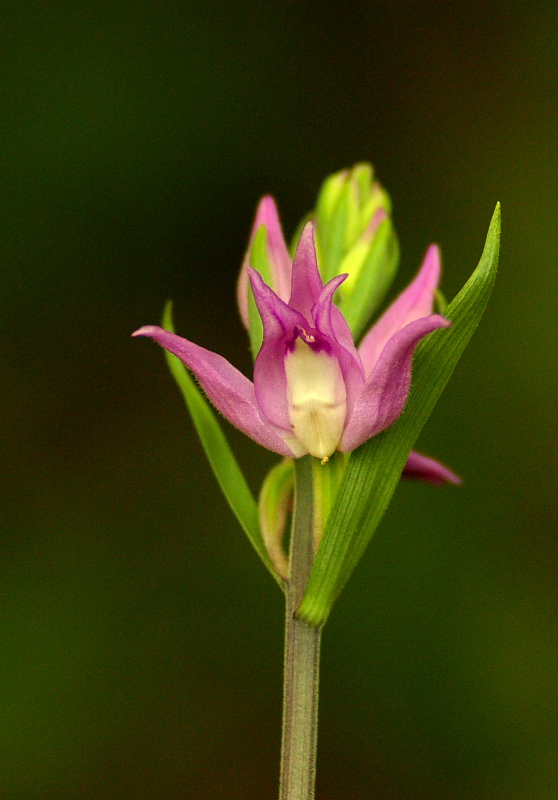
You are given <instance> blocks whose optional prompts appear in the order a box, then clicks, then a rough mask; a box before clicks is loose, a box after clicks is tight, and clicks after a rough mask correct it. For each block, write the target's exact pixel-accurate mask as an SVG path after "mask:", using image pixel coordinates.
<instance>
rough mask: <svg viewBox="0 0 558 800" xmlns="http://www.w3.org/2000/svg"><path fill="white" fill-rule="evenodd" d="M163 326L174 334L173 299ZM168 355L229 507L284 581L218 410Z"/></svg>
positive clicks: (180, 365) (261, 554)
mask: <svg viewBox="0 0 558 800" xmlns="http://www.w3.org/2000/svg"><path fill="white" fill-rule="evenodd" d="M162 325H163V328H165V329H166V330H168V331H171V332H173V333H174V326H173V320H172V302H171V301H168V302H167V303H166V305H165V310H164V313H163V323H162ZM165 356H166V359H167V364H168V365H169V369H170V371H171V373H172V375H173V377H174V379H175V381H176V383H177V384H178V388H179V389H180V391H181V392H182V395H183V397H184V400H185V401H186V405H187V406H188V410H189V412H190V415H191V417H192V421H193V423H194V426H195V428H196V431H197V432H198V436H199V437H200V440H201V443H202V446H203V449H204V450H205V453H206V455H207V458H208V459H209V463H210V464H211V468H212V469H213V472H214V474H215V477H216V478H217V481H218V483H219V486H220V487H221V489H222V491H223V494H224V495H225V498H226V499H227V502H228V504H229V506H230V507H231V509H232V511H233V513H234V515H235V516H236V518H237V520H238V521H239V523H240V524H241V526H242V527H243V528H244V530H245V532H246V535H247V536H248V538H249V539H250V541H251V542H252V545H253V546H254V549H255V551H256V552H257V554H258V555H259V556H260V558H261V559H262V561H263V562H264V564H265V565H266V567H267V568H268V569H269V571H270V572H271V574H272V575H273V577H274V578H275V579H276V580H277V581H278V582H279V583H281V579H280V578H279V576H278V575H277V573H276V571H275V568H274V567H273V564H272V563H271V559H270V557H269V555H268V553H267V550H266V549H265V545H264V542H263V538H262V534H261V531H260V525H259V521H258V508H257V505H256V501H255V500H254V497H253V495H252V492H251V491H250V488H249V486H248V484H247V483H246V480H245V478H244V475H243V474H242V471H241V469H240V467H239V465H238V462H237V460H236V458H235V457H234V454H233V452H232V450H231V448H230V446H229V443H228V442H227V440H226V438H225V434H224V433H223V431H222V429H221V426H220V424H219V422H218V420H217V416H216V414H215V412H214V411H213V409H212V407H211V406H210V404H209V403H208V401H207V400H206V399H205V397H204V396H203V394H202V393H201V391H200V390H199V389H198V387H197V385H196V383H195V381H194V379H193V378H192V377H191V375H190V373H189V372H188V370H187V369H186V367H185V366H184V364H183V363H182V361H180V359H178V358H176V356H173V355H171V353H168V352H167V351H165Z"/></svg>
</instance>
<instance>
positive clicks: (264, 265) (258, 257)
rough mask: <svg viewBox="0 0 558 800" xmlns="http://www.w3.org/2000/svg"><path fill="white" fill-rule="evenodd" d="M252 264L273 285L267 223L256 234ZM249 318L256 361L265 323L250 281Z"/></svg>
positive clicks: (251, 346) (251, 342)
mask: <svg viewBox="0 0 558 800" xmlns="http://www.w3.org/2000/svg"><path fill="white" fill-rule="evenodd" d="M250 266H251V267H252V269H255V270H256V272H259V273H260V275H261V276H262V278H263V280H264V282H265V283H267V285H268V286H272V285H273V277H272V275H271V266H270V263H269V257H268V254H267V229H266V227H265V225H261V226H260V227H259V228H258V230H257V231H256V235H255V236H254V240H253V242H252V246H251V248H250ZM248 319H249V321H250V349H251V351H252V358H253V359H254V361H255V360H256V356H257V355H258V353H259V352H260V347H261V346H262V342H263V325H262V320H261V317H260V314H259V312H258V309H257V308H256V301H255V300H254V293H253V291H252V285H251V284H250V281H248Z"/></svg>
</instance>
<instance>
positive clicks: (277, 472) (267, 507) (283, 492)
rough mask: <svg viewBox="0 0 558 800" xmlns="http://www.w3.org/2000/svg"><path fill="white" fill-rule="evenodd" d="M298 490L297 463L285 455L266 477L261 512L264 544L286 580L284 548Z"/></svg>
mask: <svg viewBox="0 0 558 800" xmlns="http://www.w3.org/2000/svg"><path fill="white" fill-rule="evenodd" d="M293 491H294V463H293V459H292V458H284V459H283V460H282V461H280V462H279V463H278V464H276V466H274V467H273V468H272V469H271V470H270V471H269V472H268V474H267V476H266V477H265V480H264V482H263V484H262V488H261V491H260V497H259V501H258V511H259V518H260V529H261V531H262V536H263V541H264V545H265V547H266V549H267V552H268V553H269V556H270V558H271V560H272V562H273V564H274V565H275V569H276V571H277V573H278V574H279V575H280V576H281V578H282V579H283V580H285V581H286V580H288V578H289V559H288V558H287V555H286V553H285V550H284V548H283V541H284V538H285V526H286V524H287V515H288V512H289V510H290V508H289V507H290V504H291V501H292V497H293Z"/></svg>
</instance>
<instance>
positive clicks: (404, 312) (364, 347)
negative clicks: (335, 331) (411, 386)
mask: <svg viewBox="0 0 558 800" xmlns="http://www.w3.org/2000/svg"><path fill="white" fill-rule="evenodd" d="M439 280H440V252H439V250H438V248H437V247H436V245H431V246H430V247H429V248H428V250H427V253H426V256H425V258H424V261H423V263H422V267H421V268H420V270H419V272H418V275H417V276H416V278H415V279H414V280H413V282H412V283H410V284H409V286H408V287H407V288H406V289H405V291H404V292H403V293H402V294H400V295H399V297H398V298H397V300H395V301H394V302H393V303H392V304H391V306H390V307H389V308H388V309H387V311H386V312H385V313H384V314H383V315H382V316H381V317H380V319H379V320H378V321H377V322H376V324H375V325H374V326H373V327H372V328H371V329H370V331H369V332H368V333H367V334H366V336H365V337H364V339H363V340H362V342H361V344H360V346H359V348H358V351H359V353H360V357H361V358H362V363H363V365H364V371H365V373H366V375H370V373H371V372H372V369H373V368H374V365H375V363H376V362H377V361H378V358H379V357H380V353H381V352H382V350H383V349H384V346H385V345H386V343H387V342H388V341H389V339H391V337H392V336H393V335H394V334H395V333H397V331H399V330H401V328H403V327H404V326H405V325H408V324H409V323H410V322H413V321H414V320H416V319H420V318H421V317H426V316H428V315H429V314H432V308H433V304H434V293H435V291H436V288H437V286H438V282H439Z"/></svg>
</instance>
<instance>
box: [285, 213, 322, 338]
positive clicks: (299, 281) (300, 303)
mask: <svg viewBox="0 0 558 800" xmlns="http://www.w3.org/2000/svg"><path fill="white" fill-rule="evenodd" d="M322 289H323V283H322V278H321V275H320V270H319V269H318V260H317V258H316V247H315V245H314V226H313V224H312V223H311V222H308V223H307V224H306V225H305V226H304V229H303V231H302V233H301V235H300V239H299V241H298V246H297V248H296V253H295V257H294V263H293V278H292V285H291V299H290V300H289V305H290V306H291V307H292V308H294V309H296V310H297V311H299V312H300V313H301V314H302V316H303V317H305V319H306V321H307V322H308V323H310V322H311V320H312V306H313V305H314V304H315V303H317V302H318V298H319V297H320V292H321V291H322Z"/></svg>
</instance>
